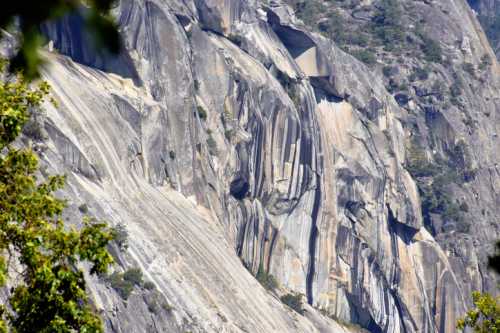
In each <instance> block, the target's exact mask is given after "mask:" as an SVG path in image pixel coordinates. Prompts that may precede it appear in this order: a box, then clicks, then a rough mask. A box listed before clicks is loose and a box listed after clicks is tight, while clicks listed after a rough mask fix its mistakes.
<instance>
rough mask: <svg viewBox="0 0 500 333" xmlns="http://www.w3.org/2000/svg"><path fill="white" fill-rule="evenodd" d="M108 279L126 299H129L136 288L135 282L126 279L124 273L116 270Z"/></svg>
mask: <svg viewBox="0 0 500 333" xmlns="http://www.w3.org/2000/svg"><path fill="white" fill-rule="evenodd" d="M106 281H107V282H108V283H109V284H110V285H111V287H112V288H113V289H114V290H115V291H116V292H117V293H118V295H120V297H121V298H122V299H124V300H127V299H128V298H129V297H130V294H132V290H134V284H133V283H132V282H130V281H126V280H124V279H123V274H122V273H118V272H114V273H113V274H111V275H110V276H108V277H107V278H106Z"/></svg>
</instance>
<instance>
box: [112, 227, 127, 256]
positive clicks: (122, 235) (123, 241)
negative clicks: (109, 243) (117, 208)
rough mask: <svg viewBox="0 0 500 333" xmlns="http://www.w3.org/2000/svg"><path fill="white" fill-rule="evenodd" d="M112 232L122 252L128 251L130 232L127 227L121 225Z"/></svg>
mask: <svg viewBox="0 0 500 333" xmlns="http://www.w3.org/2000/svg"><path fill="white" fill-rule="evenodd" d="M112 232H113V240H114V242H115V243H116V244H117V245H118V247H119V248H120V249H121V250H126V249H127V248H128V231H127V228H126V227H125V225H123V224H122V223H119V224H118V225H117V226H116V227H114V228H113V229H112Z"/></svg>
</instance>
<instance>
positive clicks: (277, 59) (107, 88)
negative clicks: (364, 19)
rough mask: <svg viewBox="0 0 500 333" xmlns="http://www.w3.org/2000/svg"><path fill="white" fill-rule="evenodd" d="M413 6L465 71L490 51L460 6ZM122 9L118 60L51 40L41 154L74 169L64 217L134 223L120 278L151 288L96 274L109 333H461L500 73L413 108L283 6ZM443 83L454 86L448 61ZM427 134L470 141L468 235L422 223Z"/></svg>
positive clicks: (487, 206)
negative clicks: (273, 284) (140, 278)
mask: <svg viewBox="0 0 500 333" xmlns="http://www.w3.org/2000/svg"><path fill="white" fill-rule="evenodd" d="M417 5H418V6H417V7H418V9H419V11H418V15H422V17H425V18H426V19H427V22H430V23H429V24H430V25H429V26H430V27H431V30H430V33H431V34H432V36H433V37H435V38H436V39H438V40H439V41H440V43H441V45H442V47H443V48H444V49H445V51H446V56H447V57H449V58H450V59H451V61H452V62H457V63H460V62H462V61H464V59H466V60H467V61H468V62H472V63H473V64H474V65H478V64H479V63H480V61H481V57H482V56H483V55H484V54H486V53H487V54H492V51H491V49H490V47H489V45H488V42H487V41H486V39H485V38H484V35H483V32H482V30H481V29H480V28H479V24H478V22H477V20H476V19H475V18H474V15H472V12H471V10H470V8H469V7H468V5H467V3H466V2H465V1H464V0H459V1H456V0H444V1H441V2H439V4H438V3H437V2H432V1H430V2H426V3H424V2H418V3H417ZM115 15H116V17H117V19H118V22H119V25H120V29H121V31H122V36H123V39H124V44H125V50H124V52H123V54H122V55H121V56H120V57H119V58H118V59H111V60H110V59H108V56H107V55H100V54H96V53H95V52H94V51H92V49H91V47H90V45H89V44H88V42H87V39H88V38H87V37H85V36H84V35H83V36H81V37H80V38H75V31H78V34H80V33H81V32H80V30H79V29H80V28H78V20H77V19H75V18H68V19H65V20H63V21H61V22H58V23H57V24H51V25H48V26H47V27H45V28H44V31H45V33H46V34H47V35H48V37H49V38H50V39H51V40H53V41H54V44H55V46H56V48H57V49H58V50H60V52H61V53H63V54H64V55H58V54H48V55H47V56H48V57H49V59H50V63H51V64H52V65H51V66H50V67H49V68H48V69H47V70H46V71H45V72H44V78H45V79H47V80H48V81H49V83H50V84H51V85H52V87H53V93H54V97H55V98H56V100H58V102H59V105H60V106H59V108H57V109H56V108H54V107H53V106H51V105H47V106H46V108H47V112H46V119H44V121H43V123H42V125H43V127H44V128H45V130H46V131H47V134H48V138H47V139H46V140H43V141H33V142H31V144H32V145H33V146H34V147H35V148H36V149H37V150H38V151H40V156H41V158H42V160H43V161H44V165H45V167H44V170H45V171H46V172H51V173H54V172H56V173H66V174H68V186H67V191H66V192H65V193H62V195H65V196H66V197H68V198H69V202H70V207H69V210H68V213H67V215H68V216H67V217H68V219H70V220H71V221H78V220H79V219H80V216H79V215H80V212H79V211H78V208H77V207H78V206H79V205H81V204H82V203H84V202H85V203H87V204H88V205H89V207H90V214H92V215H94V216H96V217H97V218H100V219H105V220H107V221H109V222H110V224H112V225H117V224H119V223H122V224H124V225H126V227H127V230H128V231H129V234H130V239H129V243H130V246H129V248H128V250H126V251H119V250H118V249H117V248H115V249H114V252H115V256H116V257H117V261H118V263H119V266H117V267H116V269H117V270H120V269H126V268H128V267H133V266H138V267H140V268H141V269H142V271H143V272H144V274H145V277H146V279H147V280H148V281H151V282H153V284H154V285H155V289H154V290H146V289H144V288H142V289H141V288H138V287H136V288H135V290H134V292H133V294H132V296H131V297H130V298H129V300H128V301H127V302H125V301H123V300H122V299H121V298H120V297H119V296H118V294H117V293H116V292H115V291H114V290H113V289H112V288H110V286H109V283H107V282H106V281H105V280H103V279H95V278H92V279H91V284H90V289H91V292H92V295H93V297H94V299H95V303H96V306H97V308H98V309H99V310H100V311H102V313H103V315H104V317H105V319H106V327H107V330H108V331H110V332H165V331H178V332H185V331H192V332H240V331H241V332H259V331H262V332H292V331H297V332H314V331H319V332H341V331H343V330H346V331H347V330H350V331H353V332H354V331H357V330H359V328H356V327H355V326H352V325H350V326H349V325H348V326H349V327H344V326H342V325H340V324H338V323H355V324H356V325H359V327H363V328H364V329H366V330H368V331H370V332H390V333H396V332H454V331H455V322H456V319H457V318H458V317H459V316H460V315H462V314H463V313H464V311H465V310H466V308H467V307H468V306H469V304H470V296H469V295H470V291H471V290H475V289H485V290H488V289H492V288H493V287H494V286H495V282H494V278H493V277H491V276H490V275H488V273H487V272H486V265H485V262H486V256H487V253H488V251H489V250H490V249H491V245H492V242H493V240H495V239H496V238H497V237H498V223H497V220H496V216H498V204H497V203H498V199H499V196H498V190H497V188H499V187H498V186H497V184H498V182H499V180H500V177H499V172H498V158H499V157H498V156H500V154H499V151H498V149H499V148H498V147H499V142H498V136H497V135H496V133H497V132H498V124H499V122H498V120H497V117H498V116H497V108H498V83H497V75H498V71H497V66H498V65H497V63H496V61H495V60H493V62H492V64H491V67H490V68H489V69H488V70H487V72H485V73H484V74H482V76H481V78H480V79H474V80H473V79H471V77H470V76H467V74H463V73H462V72H460V73H459V74H460V75H462V76H463V77H464V78H465V81H466V82H467V84H466V85H465V87H464V88H463V89H464V92H463V95H462V98H463V104H464V107H463V108H458V107H455V106H448V107H447V108H445V107H444V106H441V104H438V103H437V102H436V103H433V102H432V101H430V103H429V104H425V105H424V104H422V103H420V102H419V101H420V100H418V99H417V97H416V96H417V94H418V93H419V91H421V90H422V89H425V88H427V87H426V86H415V87H412V92H411V93H409V94H407V95H405V96H406V97H405V98H404V101H405V102H406V103H401V100H402V97H401V95H400V96H399V97H398V98H396V97H397V96H396V94H395V93H394V92H391V91H389V89H388V88H387V84H386V83H387V82H386V81H385V79H384V78H383V75H382V74H381V72H380V69H377V68H375V69H374V68H372V69H370V68H369V67H367V66H366V65H365V64H363V63H361V62H360V61H358V60H357V59H356V58H354V57H353V56H351V55H349V54H347V53H345V52H344V51H342V50H341V49H340V48H338V47H337V46H336V45H335V43H334V42H332V41H331V40H329V39H327V38H325V37H323V36H321V35H320V34H318V33H316V32H313V30H312V29H311V28H310V27H308V26H306V25H304V24H303V23H302V22H301V21H300V20H298V19H297V17H295V15H294V13H293V11H292V9H291V8H290V7H289V6H287V5H286V4H284V3H282V2H281V1H270V2H267V1H256V0H251V1H240V0H195V1H190V0H187V1H177V0H169V1H159V0H158V1H156V0H155V1H153V0H147V1H138V0H122V1H121V2H120V3H119V5H118V6H117V8H116V9H115ZM82 34H83V33H82ZM457 45H458V46H457ZM66 56H69V58H68V57H66ZM70 58H73V60H74V61H73V60H71V59H70ZM411 61H413V60H412V59H409V58H408V59H406V60H403V61H402V62H401V64H400V69H401V70H400V73H401V76H404V75H405V73H406V72H405V70H406V68H407V67H406V66H407V65H408V63H409V62H411ZM76 62H80V64H78V63H76ZM432 75H435V76H436V77H440V78H442V79H443V80H445V81H446V82H447V83H449V84H451V83H452V82H453V80H456V79H455V78H454V77H453V76H452V72H451V70H450V67H446V66H444V65H439V66H436V69H435V71H434V72H433V74H432ZM419 89H420V90H419ZM433 105H434V108H432V106H433ZM463 119H467V121H464V120H463ZM415 137H418V138H422V140H421V142H420V143H421V144H422V145H423V146H424V149H425V151H426V154H434V155H436V154H437V155H439V156H441V155H443V156H445V155H446V156H448V155H449V154H450V153H449V152H450V151H451V150H452V149H454V147H455V146H456V145H457V144H458V142H464V145H465V148H464V149H465V151H461V152H462V154H461V155H460V156H461V158H462V159H467V163H468V164H467V166H468V167H471V168H473V169H474V176H473V177H471V179H468V180H467V181H466V182H458V181H455V182H452V183H451V184H448V185H447V186H448V187H451V188H452V191H453V200H459V201H460V202H467V203H468V207H469V208H468V211H467V212H466V213H464V215H465V218H466V219H470V221H471V222H472V223H471V224H472V226H471V230H470V231H468V232H462V231H461V230H459V229H457V227H456V225H455V224H453V223H452V222H453V221H448V220H446V218H443V217H442V216H434V215H433V216H431V217H432V219H430V217H429V214H427V213H426V212H425V211H424V210H425V207H423V206H422V200H421V191H420V190H419V188H420V186H421V185H422V183H421V180H419V182H418V184H417V182H416V180H415V177H414V175H413V176H412V174H410V173H409V172H408V169H409V168H408V159H409V155H411V151H410V148H409V144H408V143H409V142H411V141H412V139H413V138H415ZM437 155H436V156H437ZM464 156H466V157H464ZM432 158H434V157H432ZM429 221H430V222H429ZM446 226H448V227H446ZM259 270H261V271H262V270H263V271H265V272H267V273H268V274H271V275H273V276H274V277H275V278H276V279H277V281H278V282H279V285H280V287H279V288H278V290H277V291H276V292H275V293H271V292H268V291H266V290H265V289H264V288H262V287H261V286H260V285H259V283H258V282H257V281H256V280H255V279H254V278H253V277H252V275H251V274H250V273H252V274H256V273H257V272H258V271H259ZM287 293H300V294H303V295H304V301H306V303H307V305H306V306H305V314H304V315H299V314H297V313H295V312H293V311H291V309H289V308H288V307H286V306H285V305H283V304H282V303H281V302H280V301H279V299H278V297H276V295H284V294H287ZM154 304H156V305H158V306H156V307H155V306H153V305H154ZM162 304H163V305H164V306H159V305H162ZM332 318H334V319H335V320H332Z"/></svg>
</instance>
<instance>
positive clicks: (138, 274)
mask: <svg viewBox="0 0 500 333" xmlns="http://www.w3.org/2000/svg"><path fill="white" fill-rule="evenodd" d="M123 279H124V280H125V281H129V282H132V283H133V284H134V285H137V286H140V285H141V284H142V271H141V269H140V268H130V269H128V270H126V271H125V273H123Z"/></svg>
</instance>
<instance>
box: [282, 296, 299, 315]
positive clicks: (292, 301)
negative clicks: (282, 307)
mask: <svg viewBox="0 0 500 333" xmlns="http://www.w3.org/2000/svg"><path fill="white" fill-rule="evenodd" d="M302 297H303V295H301V294H286V295H283V296H281V297H280V299H281V301H282V302H283V303H284V304H286V305H288V306H289V307H290V308H291V309H292V310H294V311H295V312H297V313H299V314H304V309H303V308H302Z"/></svg>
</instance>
